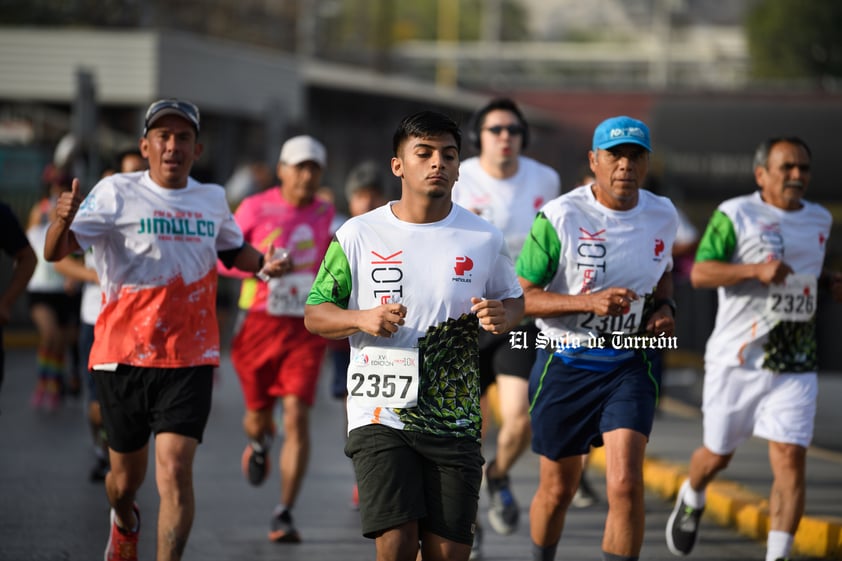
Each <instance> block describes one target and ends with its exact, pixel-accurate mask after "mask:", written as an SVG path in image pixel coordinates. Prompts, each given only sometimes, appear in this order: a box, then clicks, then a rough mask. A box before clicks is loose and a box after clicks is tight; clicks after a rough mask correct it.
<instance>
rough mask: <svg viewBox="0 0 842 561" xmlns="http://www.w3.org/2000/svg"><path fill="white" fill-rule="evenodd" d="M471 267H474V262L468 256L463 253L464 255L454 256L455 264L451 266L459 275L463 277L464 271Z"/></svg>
mask: <svg viewBox="0 0 842 561" xmlns="http://www.w3.org/2000/svg"><path fill="white" fill-rule="evenodd" d="M473 268H474V262H473V261H471V258H470V257H468V256H467V255H465V256H464V257H457V258H456V266H455V267H453V270H454V271H455V272H456V274H457V275H459V276H460V277H464V276H465V273H466V272H467V271H470V270H471V269H473Z"/></svg>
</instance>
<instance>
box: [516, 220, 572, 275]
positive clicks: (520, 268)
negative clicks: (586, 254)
mask: <svg viewBox="0 0 842 561" xmlns="http://www.w3.org/2000/svg"><path fill="white" fill-rule="evenodd" d="M560 256H561V240H560V239H559V237H558V233H557V232H556V229H555V228H554V227H553V225H552V223H551V222H550V221H549V219H547V216H546V215H545V214H544V213H543V212H539V213H538V216H536V217H535V220H534V221H533V222H532V228H531V229H530V230H529V235H528V236H527V238H526V242H524V244H523V249H522V250H521V252H520V255H519V256H518V259H517V264H516V267H515V268H516V271H517V274H518V276H520V277H523V278H524V279H526V280H528V281H529V282H531V283H533V284H537V285H540V286H546V285H547V284H549V282H550V281H551V280H552V279H553V277H554V276H555V274H556V271H558V262H559V257H560Z"/></svg>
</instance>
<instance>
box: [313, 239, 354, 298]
mask: <svg viewBox="0 0 842 561" xmlns="http://www.w3.org/2000/svg"><path fill="white" fill-rule="evenodd" d="M351 281H352V279H351V266H350V265H349V263H348V257H347V256H346V255H345V251H344V250H343V249H342V246H341V245H340V243H339V242H338V241H337V240H336V239H334V240H333V241H332V242H330V245H329V246H328V248H327V253H326V254H325V257H324V259H323V260H322V264H321V266H320V267H319V272H318V273H317V274H316V280H315V281H314V282H313V286H312V288H311V289H310V294H308V295H307V304H309V305H311V306H312V305H316V304H323V303H325V302H331V303H333V304H336V305H337V306H339V307H340V308H344V309H348V301H349V300H350V298H351V287H352V282H351Z"/></svg>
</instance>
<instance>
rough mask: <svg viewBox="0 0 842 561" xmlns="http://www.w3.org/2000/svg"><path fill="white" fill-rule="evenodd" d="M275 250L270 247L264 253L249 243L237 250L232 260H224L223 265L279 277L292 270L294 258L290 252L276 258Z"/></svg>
mask: <svg viewBox="0 0 842 561" xmlns="http://www.w3.org/2000/svg"><path fill="white" fill-rule="evenodd" d="M273 252H274V249H273V248H270V249H269V251H268V252H267V253H266V255H263V254H262V253H260V252H259V251H258V250H257V249H256V248H255V247H254V246H253V245H251V244H249V243H247V244H245V245H243V247H241V248H240V249H239V250H238V251H237V253H236V255H235V256H234V260H233V261H232V262H230V263H226V262H223V265H225V266H226V267H229V268H231V267H233V268H235V269H239V270H241V271H245V272H247V273H255V274H256V273H263V274H265V275H266V276H268V277H279V276H281V275H283V274H285V273H289V272H290V271H292V269H293V263H292V258H291V257H290V256H289V255H288V254H287V255H285V256H283V257H282V258H276V257H273Z"/></svg>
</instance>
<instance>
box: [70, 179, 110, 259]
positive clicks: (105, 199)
mask: <svg viewBox="0 0 842 561" xmlns="http://www.w3.org/2000/svg"><path fill="white" fill-rule="evenodd" d="M122 204H123V201H122V200H121V199H120V197H119V196H118V194H117V192H116V190H115V189H114V187H113V185H112V184H111V183H110V182H108V181H106V180H102V181H100V182H99V183H97V184H96V185H94V188H93V189H92V190H91V192H90V193H88V196H87V197H85V200H83V201H82V204H81V205H79V211H78V212H77V213H76V216H75V217H74V218H73V223H72V224H71V225H70V230H71V231H72V232H73V234H74V235H75V236H76V241H77V242H78V243H79V246H80V247H81V248H82V250H87V249H88V248H89V247H90V246H91V245H92V244H93V243H94V241H95V240H96V239H97V238H99V237H101V236H103V235H105V234H106V233H107V232H110V231H111V230H112V229H113V226H114V223H115V221H116V219H117V215H118V213H119V212H120V209H121V207H122Z"/></svg>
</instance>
